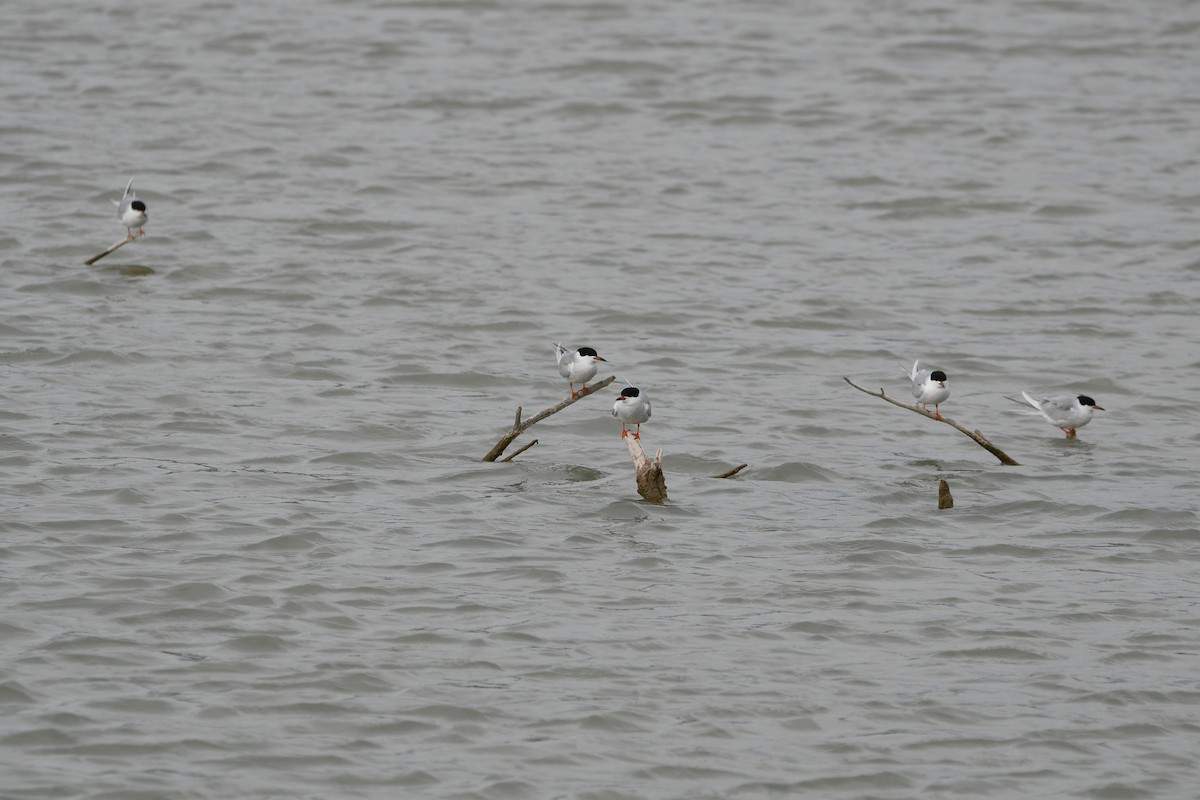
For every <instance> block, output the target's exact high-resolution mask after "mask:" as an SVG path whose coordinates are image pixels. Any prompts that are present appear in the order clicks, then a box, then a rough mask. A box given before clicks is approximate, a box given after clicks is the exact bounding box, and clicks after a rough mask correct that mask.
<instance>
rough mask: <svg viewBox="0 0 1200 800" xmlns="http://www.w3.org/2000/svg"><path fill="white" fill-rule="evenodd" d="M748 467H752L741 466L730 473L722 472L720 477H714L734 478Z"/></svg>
mask: <svg viewBox="0 0 1200 800" xmlns="http://www.w3.org/2000/svg"><path fill="white" fill-rule="evenodd" d="M748 466H750V465H749V464H741V465H739V466H736V467H734V468H733V469H731V470H729V471H728V472H722V473H721V474H720V475H713V477H714V478H732V477H733V476H734V475H737V474H738V473H739V472H741V471H742V470H744V469H745V468H746V467H748Z"/></svg>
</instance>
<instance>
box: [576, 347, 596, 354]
mask: <svg viewBox="0 0 1200 800" xmlns="http://www.w3.org/2000/svg"><path fill="white" fill-rule="evenodd" d="M579 355H581V356H598V355H600V354H599V353H597V352H596V351H595V350H593V349H592V348H590V347H581V348H579Z"/></svg>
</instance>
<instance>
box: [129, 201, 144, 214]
mask: <svg viewBox="0 0 1200 800" xmlns="http://www.w3.org/2000/svg"><path fill="white" fill-rule="evenodd" d="M129 205H130V207H131V208H132V209H133V210H134V211H145V210H146V204H145V203H143V202H142V201H141V200H134V201H133V202H132V203H130V204H129Z"/></svg>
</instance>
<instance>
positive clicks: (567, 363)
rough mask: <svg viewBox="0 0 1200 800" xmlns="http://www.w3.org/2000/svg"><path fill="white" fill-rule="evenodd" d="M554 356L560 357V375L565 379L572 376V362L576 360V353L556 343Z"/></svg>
mask: <svg viewBox="0 0 1200 800" xmlns="http://www.w3.org/2000/svg"><path fill="white" fill-rule="evenodd" d="M554 354H555V355H556V356H557V357H558V374H559V375H562V376H563V377H564V378H567V377H570V375H571V362H572V361H573V360H574V359H575V355H574V353H572V352H571V351H570V350H568V349H567V348H565V347H563V346H562V345H561V344H559V343H558V342H555V343H554Z"/></svg>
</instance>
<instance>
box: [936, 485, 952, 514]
mask: <svg viewBox="0 0 1200 800" xmlns="http://www.w3.org/2000/svg"><path fill="white" fill-rule="evenodd" d="M938 508H939V509H942V508H954V496H953V495H952V494H950V484H948V483H946V482H945V481H938Z"/></svg>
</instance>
